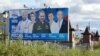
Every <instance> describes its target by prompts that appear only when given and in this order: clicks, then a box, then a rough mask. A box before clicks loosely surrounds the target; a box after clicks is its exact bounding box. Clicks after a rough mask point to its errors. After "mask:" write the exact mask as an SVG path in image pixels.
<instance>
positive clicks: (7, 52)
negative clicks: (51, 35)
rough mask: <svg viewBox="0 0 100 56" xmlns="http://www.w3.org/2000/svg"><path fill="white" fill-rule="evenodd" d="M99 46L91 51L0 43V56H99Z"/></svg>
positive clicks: (45, 45) (39, 44) (20, 43)
mask: <svg viewBox="0 0 100 56" xmlns="http://www.w3.org/2000/svg"><path fill="white" fill-rule="evenodd" d="M99 47H100V45H97V47H96V46H95V48H96V49H94V50H93V51H91V50H89V49H78V48H67V47H66V48H62V46H60V45H57V44H51V43H46V44H41V43H38V42H35V43H34V44H26V45H23V43H22V41H21V40H20V41H18V42H17V43H15V42H12V43H10V45H5V44H3V43H2V42H0V56H100V48H99Z"/></svg>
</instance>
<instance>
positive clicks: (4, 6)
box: [0, 0, 22, 12]
mask: <svg viewBox="0 0 100 56" xmlns="http://www.w3.org/2000/svg"><path fill="white" fill-rule="evenodd" d="M17 8H22V4H21V3H19V2H14V0H2V1H0V12H3V11H4V10H9V9H17Z"/></svg>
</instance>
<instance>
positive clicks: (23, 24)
mask: <svg viewBox="0 0 100 56" xmlns="http://www.w3.org/2000/svg"><path fill="white" fill-rule="evenodd" d="M30 22H31V21H30V20H29V19H26V20H25V21H23V20H22V21H20V22H19V23H18V25H17V29H16V32H17V33H29V31H28V30H29V24H30Z"/></svg>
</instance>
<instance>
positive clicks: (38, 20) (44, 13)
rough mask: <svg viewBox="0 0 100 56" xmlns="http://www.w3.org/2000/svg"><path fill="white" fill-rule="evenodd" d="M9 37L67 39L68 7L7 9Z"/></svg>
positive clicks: (16, 38) (15, 38) (14, 38)
mask: <svg viewBox="0 0 100 56" xmlns="http://www.w3.org/2000/svg"><path fill="white" fill-rule="evenodd" d="M9 33H10V39H13V40H18V39H20V38H21V39H23V40H50V41H55V40H56V41H68V40H69V38H68V8H42V9H15V10H9Z"/></svg>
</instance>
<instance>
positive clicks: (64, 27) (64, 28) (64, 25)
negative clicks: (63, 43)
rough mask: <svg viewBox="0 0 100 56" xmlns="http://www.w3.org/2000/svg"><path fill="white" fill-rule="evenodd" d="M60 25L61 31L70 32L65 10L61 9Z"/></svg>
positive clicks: (58, 15)
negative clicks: (64, 15) (64, 14)
mask: <svg viewBox="0 0 100 56" xmlns="http://www.w3.org/2000/svg"><path fill="white" fill-rule="evenodd" d="M57 18H58V22H57V23H58V25H59V33H67V32H68V21H67V20H65V19H64V17H63V12H62V11H61V10H59V11H58V12H57Z"/></svg>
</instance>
